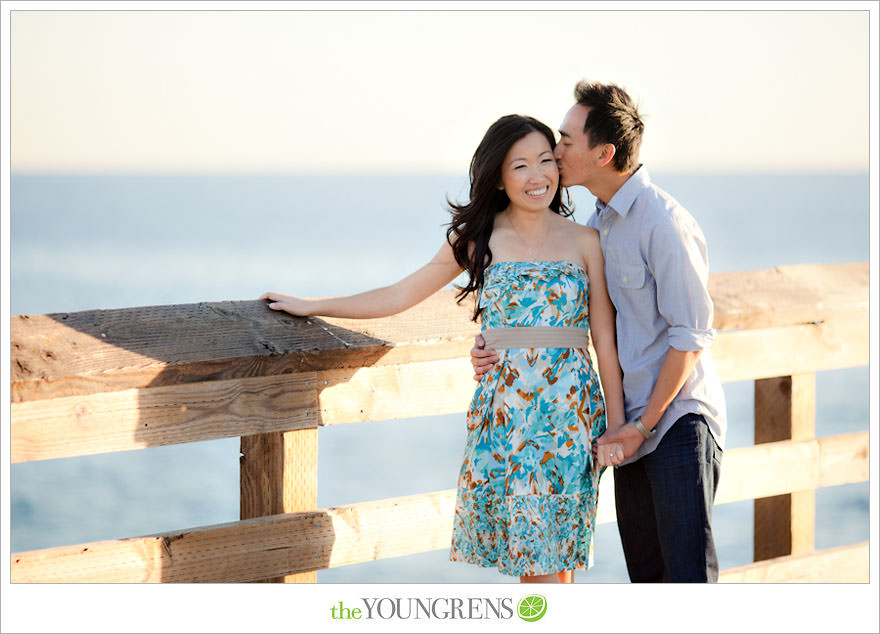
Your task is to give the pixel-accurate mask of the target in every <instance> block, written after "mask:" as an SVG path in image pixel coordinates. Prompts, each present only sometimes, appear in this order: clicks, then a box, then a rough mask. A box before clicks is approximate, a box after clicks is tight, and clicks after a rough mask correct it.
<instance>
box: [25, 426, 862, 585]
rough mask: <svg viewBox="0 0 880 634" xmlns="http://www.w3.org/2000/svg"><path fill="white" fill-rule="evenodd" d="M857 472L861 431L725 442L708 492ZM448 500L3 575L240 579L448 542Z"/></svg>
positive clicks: (133, 546)
mask: <svg viewBox="0 0 880 634" xmlns="http://www.w3.org/2000/svg"><path fill="white" fill-rule="evenodd" d="M756 465H760V467H759V468H756ZM843 465H850V466H848V467H846V468H845V469H841V467H842V466H843ZM756 474H760V477H756ZM787 474H788V475H787ZM867 474H868V433H867V432H859V433H856V434H845V435H841V436H837V437H831V438H824V439H821V440H818V441H816V440H810V441H800V442H798V441H784V442H780V443H766V444H764V445H761V446H760V447H745V448H741V449H732V450H730V451H728V452H727V453H726V454H725V456H724V461H723V465H722V476H721V484H720V486H719V491H718V500H717V501H718V503H723V502H734V501H738V500H742V499H749V496H765V495H776V494H778V493H780V492H781V491H779V488H780V485H779V483H778V482H777V481H776V480H777V479H778V478H782V480H783V481H784V482H785V484H786V485H787V486H791V487H794V488H793V489H789V490H801V489H803V488H808V487H811V486H831V485H836V484H843V483H846V482H853V481H861V480H865V479H867V477H868V476H867ZM611 475H612V472H610V471H609V472H606V475H605V477H603V479H602V483H601V485H600V493H599V508H598V517H597V522H598V523H604V522H610V521H614V517H615V516H614V499H613V479H612V477H609V476H611ZM743 482H747V483H748V484H742V483H743ZM728 483H729V484H728ZM454 504H455V491H454V490H452V489H450V490H446V491H437V492H434V493H425V494H421V495H413V496H408V497H402V498H392V499H387V500H378V501H374V502H364V503H361V504H353V505H350V506H342V507H335V508H330V509H324V510H317V511H308V512H301V513H288V514H284V515H274V516H270V517H265V518H257V519H253V520H245V521H242V522H232V523H229V524H221V525H217V526H208V527H203V528H195V529H190V530H186V531H176V532H173V533H167V534H163V535H153V536H149V537H141V538H130V539H121V540H112V541H104V542H94V543H90V544H80V545H77V546H63V547H58V548H47V549H43V550H34V551H28V552H22V553H14V554H13V555H12V557H11V562H12V581H13V582H58V583H67V582H93V583H103V582H141V581H151V582H158V581H184V582H193V581H213V582H218V581H226V582H240V581H254V580H258V579H266V578H270V577H279V576H282V575H288V574H293V573H299V572H306V571H311V570H320V569H323V568H332V567H335V566H344V565H348V564H354V563H361V562H365V561H372V560H375V559H383V558H386V557H399V556H402V555H409V554H414V553H419V552H425V551H428V550H437V549H442V548H448V547H449V544H450V535H451V531H452V515H453V511H454Z"/></svg>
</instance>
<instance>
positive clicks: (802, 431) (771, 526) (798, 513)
mask: <svg viewBox="0 0 880 634" xmlns="http://www.w3.org/2000/svg"><path fill="white" fill-rule="evenodd" d="M815 410H816V375H815V374H814V373H809V374H796V375H793V376H783V377H775V378H771V379H759V380H756V381H755V444H756V445H757V444H760V443H766V442H776V441H780V440H807V439H810V438H814V437H815V434H816V432H815V429H816V423H815V420H816V417H815ZM815 510H816V504H815V492H814V491H813V490H809V491H795V492H793V493H789V494H785V495H776V496H773V497H767V498H759V499H756V500H755V520H754V523H755V543H754V556H755V559H754V560H755V561H762V560H764V559H772V558H774V557H781V556H783V555H799V554H804V553H808V552H811V551H812V550H813V549H814V537H815V515H816V513H815Z"/></svg>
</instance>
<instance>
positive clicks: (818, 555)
mask: <svg viewBox="0 0 880 634" xmlns="http://www.w3.org/2000/svg"><path fill="white" fill-rule="evenodd" d="M869 553H870V551H869V548H868V542H861V543H859V544H851V545H847V546H838V547H836V548H827V549H824V550H816V551H813V552H810V553H805V554H801V555H788V556H783V557H774V558H773V559H767V560H765V561H759V562H756V563H753V564H748V565H745V566H739V567H737V568H729V569H727V570H722V571H721V573H720V574H719V575H718V582H719V583H868V581H869V573H870V559H869Z"/></svg>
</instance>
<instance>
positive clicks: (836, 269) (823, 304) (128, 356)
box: [10, 262, 868, 403]
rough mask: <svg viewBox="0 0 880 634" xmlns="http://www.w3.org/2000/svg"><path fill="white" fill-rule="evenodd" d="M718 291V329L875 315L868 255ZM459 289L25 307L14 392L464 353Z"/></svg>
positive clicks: (99, 388)
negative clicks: (395, 298) (358, 302)
mask: <svg viewBox="0 0 880 634" xmlns="http://www.w3.org/2000/svg"><path fill="white" fill-rule="evenodd" d="M710 291H711V292H712V295H713V298H714V300H715V321H714V324H715V328H717V329H719V330H734V329H756V328H775V327H779V326H783V325H791V324H813V323H825V322H828V321H834V320H837V321H840V320H841V319H849V318H851V317H852V316H853V315H862V316H863V318H864V321H865V324H867V301H868V263H867V262H863V263H854V264H833V265H805V266H796V267H777V268H776V269H771V270H767V271H748V272H742V273H725V274H720V275H717V274H716V275H713V276H712V277H711V278H710ZM454 295H455V291H452V290H449V291H441V292H439V293H436V294H435V295H433V296H432V297H430V298H428V299H427V300H425V301H424V302H422V303H420V304H419V305H418V306H415V307H413V308H412V309H410V310H407V311H405V312H403V313H401V314H399V315H396V316H394V317H388V318H385V319H365V320H350V319H348V320H346V319H317V318H309V319H304V318H295V317H291V316H290V315H287V314H284V313H278V312H275V311H271V310H269V309H268V308H267V307H266V303H265V302H261V301H228V302H209V303H208V302H202V303H197V304H180V305H171V306H149V307H143V308H124V309H117V310H90V311H83V312H77V313H56V314H51V315H20V316H16V317H13V318H12V319H11V324H10V345H11V398H12V401H13V402H14V403H18V402H24V401H31V400H38V399H47V398H59V397H66V396H75V395H83V394H91V393H99V392H111V391H119V390H126V389H143V388H147V387H161V386H168V385H178V384H184V383H198V382H205V381H219V380H228V379H235V378H247V377H256V376H269V375H277V374H285V373H301V372H306V371H312V370H328V369H346V368H358V367H365V366H373V365H382V364H401V363H406V362H409V361H425V360H440V359H451V358H457V357H461V356H462V355H467V350H469V349H470V347H471V345H472V339H473V336H474V335H475V334H476V333H477V332H478V330H479V326H478V325H477V324H475V323H474V322H472V321H470V311H471V309H472V300H465V302H463V303H462V304H461V305H457V304H456V303H455V299H454ZM865 341H867V336H865ZM835 345H837V344H836V343H833V342H832V344H831V346H832V347H833V346H835ZM392 351H393V352H394V353H393V354H391V352H392ZM386 357H388V359H387V360H386Z"/></svg>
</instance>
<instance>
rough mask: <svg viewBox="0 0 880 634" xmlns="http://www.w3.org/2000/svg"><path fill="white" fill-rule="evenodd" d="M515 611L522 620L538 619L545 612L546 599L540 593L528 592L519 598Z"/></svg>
mask: <svg viewBox="0 0 880 634" xmlns="http://www.w3.org/2000/svg"><path fill="white" fill-rule="evenodd" d="M516 613H517V615H518V616H519V618H521V619H522V620H523V621H528V622H530V623H531V622H532V621H538V620H540V619H541V617H543V616H544V615H545V614H546V613H547V599H545V598H544V597H542V596H541V595H540V594H530V595H529V596H527V597H523V598H522V599H520V602H519V603H518V604H517V605H516Z"/></svg>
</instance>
